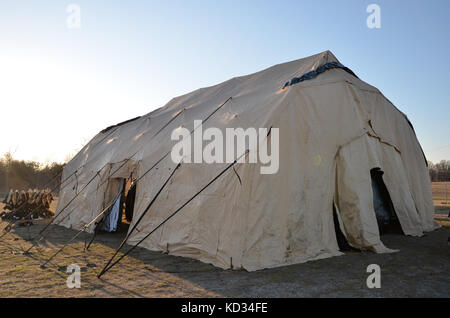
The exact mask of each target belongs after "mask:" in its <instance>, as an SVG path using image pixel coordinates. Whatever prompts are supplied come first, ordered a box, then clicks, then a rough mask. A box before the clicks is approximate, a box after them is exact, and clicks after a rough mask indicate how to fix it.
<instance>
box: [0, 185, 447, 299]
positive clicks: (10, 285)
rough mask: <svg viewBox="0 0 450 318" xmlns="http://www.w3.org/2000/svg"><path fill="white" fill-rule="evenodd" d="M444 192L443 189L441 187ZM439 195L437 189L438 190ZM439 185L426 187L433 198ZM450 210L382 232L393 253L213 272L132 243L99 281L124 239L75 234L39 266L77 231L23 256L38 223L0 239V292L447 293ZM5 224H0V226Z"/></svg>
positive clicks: (55, 236) (58, 234)
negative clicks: (72, 272)
mask: <svg viewBox="0 0 450 318" xmlns="http://www.w3.org/2000/svg"><path fill="white" fill-rule="evenodd" d="M444 189H445V186H444ZM444 194H445V193H444ZM441 196H442V185H441V184H438V185H436V184H433V197H434V199H435V201H436V200H437V201H439V200H442V198H441ZM0 208H1V206H0ZM449 210H450V208H448V206H447V205H442V204H440V205H439V209H437V211H436V212H437V213H436V221H438V222H439V223H441V224H442V225H443V226H442V228H440V229H438V230H435V231H433V232H430V233H427V234H425V235H424V236H423V237H420V238H416V237H408V236H400V235H386V236H383V238H382V240H383V242H384V243H385V245H386V246H388V247H390V248H392V249H398V250H400V251H399V252H397V253H393V254H374V253H361V252H346V253H345V255H343V256H340V257H333V258H329V259H324V260H318V261H313V262H308V263H305V264H297V265H292V266H285V267H281V268H274V269H266V270H261V271H257V272H251V273H249V272H246V271H241V270H236V271H230V270H221V269H218V268H215V267H213V266H211V265H207V264H203V263H201V262H199V261H195V260H191V259H187V258H181V257H175V256H172V255H167V254H162V253H158V252H151V251H148V250H146V249H143V248H137V249H136V250H135V251H133V252H132V253H131V254H130V255H129V256H128V257H125V258H124V259H123V260H122V262H121V263H120V264H118V265H117V266H115V267H114V268H112V269H111V270H110V271H109V272H108V273H107V274H106V275H104V276H103V277H102V279H97V277H96V274H97V273H98V272H99V271H100V269H101V268H102V267H103V265H104V264H105V263H106V261H107V260H108V259H109V257H111V256H112V254H113V252H114V249H115V247H117V246H118V244H119V243H120V241H121V239H122V238H123V236H124V234H125V233H124V232H122V233H119V234H103V235H99V236H98V238H97V239H96V241H95V242H94V244H93V245H92V246H91V249H90V250H89V251H87V252H85V251H83V247H84V242H85V240H86V239H89V238H90V236H89V235H88V234H85V235H82V236H80V237H79V238H78V239H76V240H75V241H74V242H73V243H71V244H70V245H69V246H67V247H66V248H65V250H64V251H63V252H62V253H60V254H59V255H58V256H56V257H55V258H54V259H53V260H52V261H51V262H50V263H49V264H48V265H47V266H46V267H45V268H41V267H40V264H42V263H43V262H44V261H45V260H46V259H48V257H50V255H52V254H53V253H54V252H55V251H56V250H57V249H58V248H59V247H61V246H62V245H63V244H64V243H66V242H67V241H68V240H69V239H70V238H71V237H73V235H74V234H76V233H77V232H76V231H74V230H69V229H66V228H62V227H59V226H50V230H49V231H48V232H47V234H46V237H45V239H44V240H42V241H41V242H40V243H39V245H38V247H36V248H34V249H33V250H32V251H31V253H30V254H29V255H26V254H23V252H22V251H23V250H24V249H27V248H28V247H30V246H31V243H30V242H29V241H27V240H28V239H29V238H30V237H33V236H36V235H37V233H38V232H39V231H40V230H41V229H42V228H43V227H44V225H45V224H46V221H37V222H34V225H33V226H30V227H21V226H14V228H13V230H12V232H11V233H9V234H7V235H5V236H4V237H3V238H1V239H0V286H1V288H0V297H220V296H223V297H302V296H308V297H343V296H348V297H382V296H386V297H402V296H405V297H418V296H427V297H449V295H450V275H449V273H450V262H449V259H450V247H449V246H448V244H447V238H448V237H449V236H450V218H448V217H447V215H448V212H449ZM5 226H6V222H2V223H1V224H0V228H1V229H3V228H4V227H5ZM70 264H77V265H79V266H80V267H81V288H80V289H69V288H68V287H67V286H66V279H67V277H68V275H69V274H67V273H66V272H65V269H66V266H68V265H70ZM369 264H378V265H380V267H381V273H382V278H381V281H382V283H381V286H382V287H381V289H368V288H367V287H366V285H365V282H366V278H367V275H368V274H367V273H366V268H367V266H368V265H369Z"/></svg>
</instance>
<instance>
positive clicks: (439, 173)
mask: <svg viewBox="0 0 450 318" xmlns="http://www.w3.org/2000/svg"><path fill="white" fill-rule="evenodd" d="M428 170H429V172H430V179H431V181H432V182H440V181H450V160H441V162H439V163H432V162H431V161H429V162H428Z"/></svg>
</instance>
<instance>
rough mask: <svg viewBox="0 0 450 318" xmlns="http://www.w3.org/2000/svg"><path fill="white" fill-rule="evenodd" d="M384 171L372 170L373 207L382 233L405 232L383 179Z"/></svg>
mask: <svg viewBox="0 0 450 318" xmlns="http://www.w3.org/2000/svg"><path fill="white" fill-rule="evenodd" d="M383 174H384V172H383V171H381V169H380V168H374V169H372V170H370V176H371V178H372V191H373V207H374V210H375V216H376V218H377V223H378V229H379V231H380V235H383V234H403V231H402V228H401V225H400V221H399V220H398V217H397V214H396V213H395V209H394V205H393V204H392V200H391V196H390V195H389V191H388V189H387V188H386V185H385V184H384V181H383Z"/></svg>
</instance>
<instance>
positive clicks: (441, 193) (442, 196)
mask: <svg viewBox="0 0 450 318" xmlns="http://www.w3.org/2000/svg"><path fill="white" fill-rule="evenodd" d="M431 191H432V192H433V202H434V206H436V207H449V208H450V182H432V184H431Z"/></svg>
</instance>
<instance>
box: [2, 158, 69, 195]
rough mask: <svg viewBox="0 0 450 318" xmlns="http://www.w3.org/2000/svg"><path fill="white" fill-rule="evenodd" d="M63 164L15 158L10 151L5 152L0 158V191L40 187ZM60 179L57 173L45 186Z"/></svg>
mask: <svg viewBox="0 0 450 318" xmlns="http://www.w3.org/2000/svg"><path fill="white" fill-rule="evenodd" d="M64 165H65V164H60V163H55V162H53V163H47V164H42V163H39V162H35V161H24V160H16V159H14V158H13V156H12V155H11V153H6V154H5V155H4V156H3V158H0V192H1V193H7V192H9V190H10V189H14V190H16V189H17V190H27V189H34V188H38V189H41V188H42V187H44V186H45V185H46V184H47V183H48V182H49V181H50V180H52V178H54V177H55V176H57V175H58V174H59V173H60V172H61V171H62V169H63V168H64ZM60 180H61V176H60V175H58V176H57V177H56V178H54V180H53V181H52V182H51V184H49V185H47V187H48V188H54V187H56V186H57V185H58V183H59V181H60ZM56 191H57V190H56Z"/></svg>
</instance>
